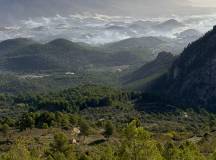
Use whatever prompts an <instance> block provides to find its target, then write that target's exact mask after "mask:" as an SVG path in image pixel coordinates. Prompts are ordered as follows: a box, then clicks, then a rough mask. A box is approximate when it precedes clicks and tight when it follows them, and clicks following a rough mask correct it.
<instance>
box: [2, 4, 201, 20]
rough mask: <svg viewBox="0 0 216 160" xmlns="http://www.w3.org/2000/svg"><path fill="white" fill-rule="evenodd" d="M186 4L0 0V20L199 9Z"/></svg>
mask: <svg viewBox="0 0 216 160" xmlns="http://www.w3.org/2000/svg"><path fill="white" fill-rule="evenodd" d="M190 6H191V2H190V1H189V0H181V1H180V0H0V21H1V23H4V22H10V23H13V22H16V20H17V19H26V18H28V17H41V16H53V15H56V14H61V15H68V14H72V13H82V12H91V13H93V12H95V13H101V14H108V15H129V16H159V15H165V14H166V15H171V14H179V13H188V14H189V13H191V12H198V13H199V12H203V10H200V9H199V10H197V9H194V8H190ZM188 7H189V8H188Z"/></svg>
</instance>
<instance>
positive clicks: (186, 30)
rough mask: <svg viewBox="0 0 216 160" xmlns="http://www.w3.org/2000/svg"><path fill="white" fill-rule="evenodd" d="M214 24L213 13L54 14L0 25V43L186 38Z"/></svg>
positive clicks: (106, 41)
mask: <svg viewBox="0 0 216 160" xmlns="http://www.w3.org/2000/svg"><path fill="white" fill-rule="evenodd" d="M215 22H216V14H209V15H194V16H193V15H192V16H183V17H178V16H174V15H173V16H172V17H163V18H162V17H161V18H154V19H150V18H148V19H138V18H132V17H121V16H106V15H100V14H94V15H87V14H73V15H70V16H67V17H65V16H61V15H56V16H55V17H41V18H34V19H27V20H22V21H19V22H18V23H17V24H16V25H13V26H0V41H3V40H6V39H11V38H17V37H28V38H32V39H34V40H37V41H42V42H47V41H50V40H53V39H55V38H66V39H69V40H71V41H74V42H84V43H88V44H93V45H98V44H104V43H110V42H114V41H119V40H123V39H127V38H132V37H144V36H156V37H166V38H179V39H182V38H186V39H188V40H189V41H190V40H194V39H193V37H198V36H201V35H202V34H203V33H205V32H206V31H208V30H210V29H211V28H212V26H213V25H215Z"/></svg>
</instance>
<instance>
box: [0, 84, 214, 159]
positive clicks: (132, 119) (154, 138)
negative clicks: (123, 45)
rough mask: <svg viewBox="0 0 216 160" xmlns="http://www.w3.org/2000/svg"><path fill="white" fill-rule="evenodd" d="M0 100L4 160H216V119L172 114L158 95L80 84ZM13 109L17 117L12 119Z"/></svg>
mask: <svg viewBox="0 0 216 160" xmlns="http://www.w3.org/2000/svg"><path fill="white" fill-rule="evenodd" d="M0 97H1V98H0V102H1V104H2V106H4V107H2V110H3V111H4V112H5V114H4V116H2V117H1V118H0V159H2V160H19V159H22V160H23V159H24V160H44V159H45V160H82V159H87V160H121V159H122V160H123V159H124V160H149V159H152V160H173V159H174V160H175V159H178V160H183V159H185V160H212V159H214V157H215V150H216V132H215V129H216V114H214V113H209V112H207V111H205V110H202V109H200V110H192V109H184V108H182V109H179V107H174V106H172V107H171V106H169V105H168V104H169V101H168V100H165V98H163V97H161V96H160V95H157V94H147V93H139V92H126V91H123V90H118V89H113V88H109V87H103V86H95V85H85V86H80V87H76V88H72V89H66V90H62V91H59V92H50V93H44V94H37V93H35V94H20V95H13V96H12V95H8V94H2V95H1V96H0ZM13 106H14V107H15V108H16V110H17V111H19V110H20V112H17V114H16V115H15V116H14V115H13V114H11V112H12V111H14V107H13ZM4 108H7V109H8V110H4ZM20 155H21V157H20Z"/></svg>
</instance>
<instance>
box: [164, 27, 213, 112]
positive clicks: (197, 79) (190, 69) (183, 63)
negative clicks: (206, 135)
mask: <svg viewBox="0 0 216 160" xmlns="http://www.w3.org/2000/svg"><path fill="white" fill-rule="evenodd" d="M167 82H168V83H167V84H168V87H167V89H166V93H167V94H168V96H170V97H172V98H173V99H175V101H176V102H178V103H180V104H183V105H190V106H195V107H201V106H205V107H206V109H209V110H214V111H216V28H215V27H214V29H213V30H212V31H210V32H208V33H207V34H206V35H204V36H203V37H202V38H200V39H199V40H197V41H195V42H194V43H192V44H190V45H189V46H188V47H187V48H186V49H185V50H184V51H183V53H182V54H181V56H180V57H179V58H178V59H177V60H176V61H175V62H174V64H173V66H172V67H171V70H170V72H169V74H168V79H167Z"/></svg>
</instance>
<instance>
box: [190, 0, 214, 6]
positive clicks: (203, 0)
mask: <svg viewBox="0 0 216 160" xmlns="http://www.w3.org/2000/svg"><path fill="white" fill-rule="evenodd" d="M191 2H192V4H193V5H194V6H201V7H212V6H214V7H216V0H191Z"/></svg>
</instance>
